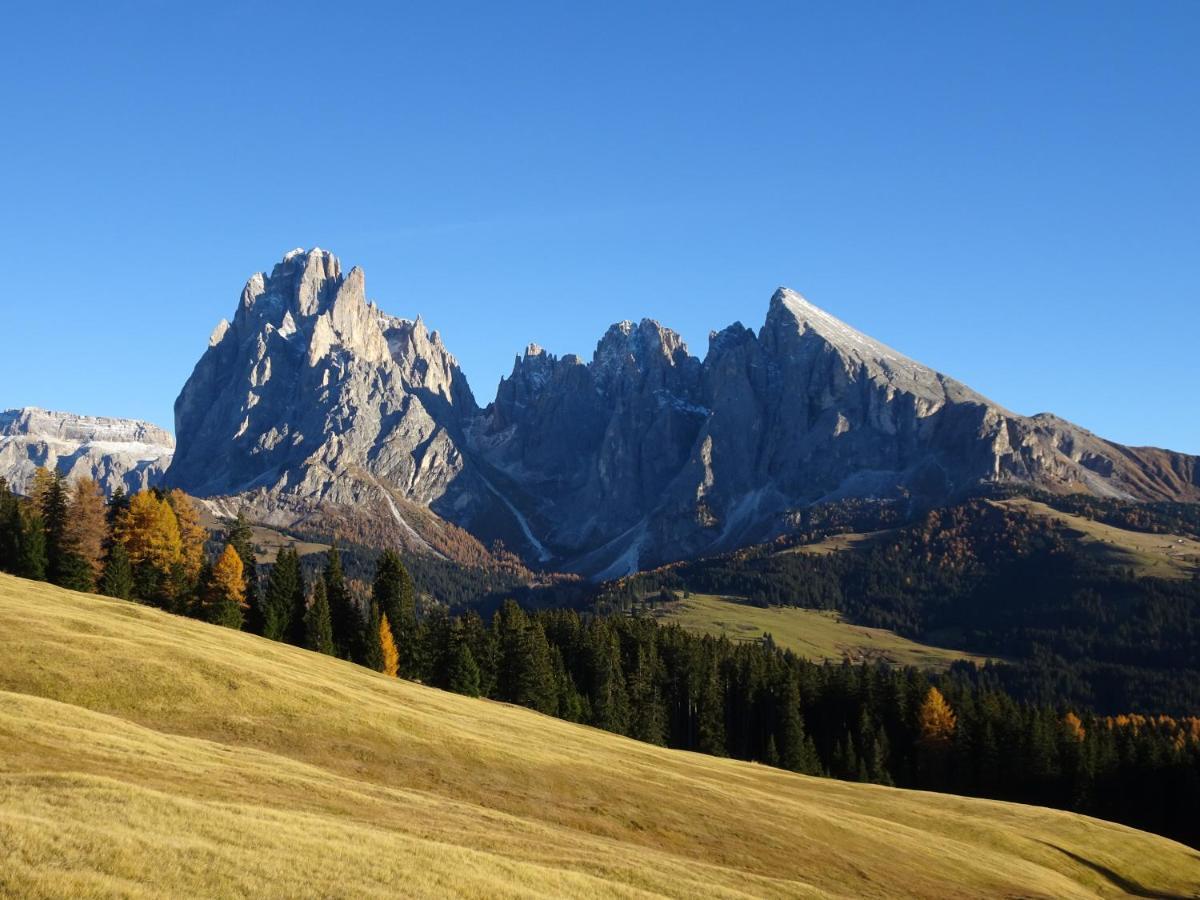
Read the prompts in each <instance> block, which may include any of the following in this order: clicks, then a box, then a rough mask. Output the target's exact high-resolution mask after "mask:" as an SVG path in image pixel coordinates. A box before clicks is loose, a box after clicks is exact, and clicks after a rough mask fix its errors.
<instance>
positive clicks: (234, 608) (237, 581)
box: [203, 544, 246, 629]
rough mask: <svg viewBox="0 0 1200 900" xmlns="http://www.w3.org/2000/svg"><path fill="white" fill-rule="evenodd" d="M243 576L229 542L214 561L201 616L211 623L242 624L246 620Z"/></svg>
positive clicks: (240, 560)
mask: <svg viewBox="0 0 1200 900" xmlns="http://www.w3.org/2000/svg"><path fill="white" fill-rule="evenodd" d="M245 606H246V577H245V572H244V571H242V559H241V557H240V556H239V555H238V552H237V550H236V549H235V548H234V546H233V545H232V544H226V545H225V549H224V550H223V551H222V552H221V555H220V556H219V557H217V561H216V562H215V563H213V567H212V571H211V572H210V573H209V577H208V583H207V584H206V585H205V588H204V600H203V611H204V618H205V619H207V620H208V621H209V622H212V623H213V624H214V625H224V626H226V627H227V628H239V629H240V628H241V627H242V623H243V622H244V621H245Z"/></svg>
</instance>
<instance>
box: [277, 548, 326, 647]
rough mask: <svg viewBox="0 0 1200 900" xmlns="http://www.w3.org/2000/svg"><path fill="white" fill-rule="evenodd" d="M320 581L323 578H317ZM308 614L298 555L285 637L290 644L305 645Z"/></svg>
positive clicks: (302, 574)
mask: <svg viewBox="0 0 1200 900" xmlns="http://www.w3.org/2000/svg"><path fill="white" fill-rule="evenodd" d="M293 552H294V548H293ZM317 580H318V581H320V580H321V579H319V578H318V579H317ZM307 615H308V597H307V595H306V594H305V591H304V570H303V569H302V568H301V566H300V557H299V556H297V557H296V584H295V588H294V589H293V591H292V597H291V601H290V604H289V611H288V625H287V629H286V630H285V632H284V636H283V639H284V640H285V641H287V642H288V643H289V644H295V645H296V646H297V647H303V646H305V641H304V639H305V635H306V633H307V627H308V626H307V625H306V623H305V617H306V616H307Z"/></svg>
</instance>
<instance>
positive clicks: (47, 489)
mask: <svg viewBox="0 0 1200 900" xmlns="http://www.w3.org/2000/svg"><path fill="white" fill-rule="evenodd" d="M40 471H45V470H39V472H40ZM37 490H38V494H37V497H38V512H40V513H41V514H42V528H43V529H44V530H45V535H46V540H45V545H46V577H47V578H48V579H49V580H50V581H52V582H53V583H54V584H58V585H63V584H64V582H65V581H66V579H67V576H68V574H71V575H75V574H77V573H76V567H75V566H73V565H71V563H70V561H69V560H67V559H66V556H67V553H68V548H67V546H66V528H67V491H66V487H65V485H64V484H63V479H62V476H61V475H59V474H58V473H57V472H50V473H49V474H48V476H47V478H46V481H45V484H44V485H39V486H38V487H37Z"/></svg>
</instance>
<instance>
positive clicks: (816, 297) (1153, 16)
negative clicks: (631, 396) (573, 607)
mask: <svg viewBox="0 0 1200 900" xmlns="http://www.w3.org/2000/svg"><path fill="white" fill-rule="evenodd" d="M400 6H406V7H407V9H405V10H404V11H396V9H395V8H394V7H397V8H398V7H400ZM651 6H653V7H654V8H653V9H647V7H651ZM4 28H5V33H6V41H5V52H4V54H3V55H2V56H0V108H2V111H3V122H4V124H3V126H2V130H0V164H2V166H3V172H4V189H3V190H4V196H3V200H2V201H0V240H3V244H4V247H5V250H6V256H7V263H6V267H5V268H6V274H5V277H4V285H3V294H2V296H3V318H2V321H3V325H4V334H5V338H6V339H5V340H4V342H3V350H2V351H0V407H7V406H19V405H25V404H33V405H38V406H43V407H48V408H53V409H67V410H72V411H77V412H86V413H96V414H111V415H120V416H137V417H142V418H147V419H151V420H153V421H156V422H158V423H160V424H163V425H167V426H171V425H172V412H171V408H172V403H173V402H174V399H175V395H176V393H177V392H178V389H179V387H180V386H181V385H182V384H183V382H184V380H185V379H186V377H187V376H188V374H189V373H190V371H191V368H192V366H193V365H194V363H195V360H196V359H197V358H198V357H199V355H200V353H201V352H202V351H203V349H204V347H205V342H206V340H207V337H208V334H209V332H210V330H211V329H212V327H213V325H214V324H215V323H216V322H217V320H218V319H220V318H221V317H222V316H229V315H231V314H232V312H233V310H234V307H235V304H236V301H237V298H238V294H239V292H240V290H241V287H242V285H243V283H244V282H245V280H246V278H247V277H248V276H249V275H250V274H251V273H253V272H255V271H258V270H260V269H267V270H269V269H270V267H271V265H272V264H273V263H274V262H275V261H276V260H278V259H279V258H280V257H281V256H282V255H283V253H284V252H285V251H286V250H288V249H290V248H292V247H296V246H304V247H311V246H314V245H319V246H321V247H325V248H328V249H331V250H333V251H334V252H335V253H337V254H338V255H339V256H340V257H341V258H342V262H343V264H344V265H345V266H347V267H349V266H350V265H355V264H357V265H360V266H362V267H363V268H364V269H365V271H366V275H367V289H368V294H369V295H370V296H372V297H373V298H375V299H377V300H378V301H379V302H380V304H381V305H382V306H383V308H384V309H386V310H388V311H389V312H392V313H395V314H398V315H405V316H410V317H411V316H414V315H416V314H417V313H421V314H423V316H424V317H425V319H426V321H427V322H428V323H429V324H430V325H431V327H435V328H438V329H440V330H441V331H442V333H443V335H444V336H445V339H446V342H447V344H448V345H449V347H450V349H451V350H452V351H453V352H454V353H455V354H456V355H457V356H458V357H459V359H460V361H461V362H462V364H463V367H464V369H465V370H466V373H467V375H468V377H469V379H470V381H471V384H472V387H473V388H474V390H475V393H476V395H477V397H478V398H479V400H480V401H481V402H486V401H487V400H489V399H491V397H492V396H493V395H494V391H495V385H496V382H497V380H498V379H499V377H500V376H501V375H502V374H506V373H507V372H508V370H509V369H510V367H511V365H512V358H513V356H514V354H516V353H517V352H518V351H520V350H521V349H522V348H523V347H524V345H525V344H526V343H527V342H529V341H536V342H538V343H540V344H542V345H544V346H546V347H548V348H549V349H551V350H553V351H555V352H558V353H566V352H578V353H580V354H582V355H585V356H590V354H591V351H592V349H593V348H594V346H595V342H596V340H597V339H598V338H599V336H600V335H601V333H602V332H603V330H604V329H605V327H606V326H607V325H608V324H610V323H611V322H614V321H617V320H620V319H623V318H634V319H636V318H640V317H642V316H649V317H653V318H657V319H659V320H661V321H663V322H664V323H666V324H668V325H670V326H672V327H674V328H675V329H677V330H679V331H680V332H682V333H683V335H684V337H685V338H686V339H687V340H688V342H689V344H690V345H691V347H692V349H693V351H695V352H698V353H699V354H701V355H703V353H704V351H705V348H706V345H707V336H708V332H709V330H710V329H716V328H721V327H723V326H725V325H727V324H728V323H730V322H732V321H734V320H741V321H742V322H744V323H745V324H747V325H751V326H755V327H757V326H758V325H759V324H761V322H762V318H763V316H764V314H765V312H766V306H767V301H768V298H769V297H770V294H771V292H772V291H773V289H774V288H775V287H776V286H777V285H780V284H786V285H788V286H791V287H793V288H795V289H797V290H799V291H801V292H802V293H804V294H805V295H806V296H808V298H809V299H810V300H812V301H813V302H814V303H817V304H818V305H820V306H822V307H824V308H825V309H828V310H829V311H830V312H832V313H834V314H835V315H838V316H840V317H841V318H843V319H845V320H847V321H848V322H850V323H851V324H853V325H855V326H857V327H859V328H861V329H862V330H864V331H866V332H868V333H870V334H872V335H873V336H875V337H877V338H879V339H881V340H883V341H885V342H887V343H889V344H892V345H893V346H895V347H897V348H899V349H900V350H902V351H904V352H906V353H907V354H909V355H910V356H913V357H916V358H917V359H920V360H922V361H924V362H926V363H928V364H930V365H933V366H935V367H937V368H939V369H941V370H943V371H945V372H947V373H949V374H951V375H954V376H955V377H957V378H959V379H960V380H963V381H965V382H967V383H968V384H970V385H972V386H973V387H975V388H976V389H978V390H980V391H982V392H983V393H985V394H988V395H990V396H991V397H992V398H994V399H995V400H997V401H999V402H1001V403H1003V404H1005V405H1007V406H1009V407H1010V408H1013V409H1016V410H1017V411H1020V412H1025V413H1035V412H1039V411H1042V410H1052V411H1054V412H1057V413H1058V414H1060V415H1063V416H1065V417H1067V418H1070V419H1073V420H1075V421H1077V422H1079V423H1080V424H1082V425H1084V426H1086V427H1088V428H1091V429H1093V430H1094V431H1097V432H1098V433H1100V434H1102V435H1104V436H1107V437H1111V438H1114V439H1117V440H1121V441H1125V442H1130V443H1147V444H1156V445H1164V446H1169V447H1172V448H1176V449H1180V450H1187V451H1191V452H1193V453H1200V352H1198V344H1200V51H1198V50H1197V48H1198V47H1200V3H1197V2H1180V3H1169V2H1157V0H1156V2H1152V3H1133V2H1119V3H1103V2H1086V3H1069V2H1054V3H1042V2H1030V3H1015V2H1003V3H1000V2H996V3H987V2H979V3H975V2H971V3H962V2H952V3H944V4H938V3H917V4H911V3H909V4H899V3H882V2H880V3H865V4H850V3H841V2H839V3H830V4H827V5H826V4H821V5H817V4H800V3H782V4H778V5H774V4H754V3H729V4H727V5H712V6H703V5H700V4H685V3H679V4H666V3H663V4H642V3H631V4H628V5H624V4H620V3H595V4H578V3H546V4H526V3H519V2H513V3H503V4H500V3H479V4H465V3H455V2H447V3H426V4H420V5H418V4H382V3H381V4H377V5H360V4H356V3H339V4H329V3H323V4H309V3H304V2H289V3H286V4H283V3H281V4H267V3H237V4H228V5H224V4H212V3H204V4H198V3H190V4H182V3H178V4H177V3H167V2H154V3H151V2H146V3H121V2H110V3H103V4H100V3H92V2H89V3H74V4H72V3H23V4H19V5H17V4H10V5H9V6H8V7H7V8H6V11H5V16H4Z"/></svg>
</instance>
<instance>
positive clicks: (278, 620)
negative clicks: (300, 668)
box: [262, 544, 304, 641]
mask: <svg viewBox="0 0 1200 900" xmlns="http://www.w3.org/2000/svg"><path fill="white" fill-rule="evenodd" d="M302 580H303V578H302V575H301V573H300V556H299V555H298V554H297V553H296V547H295V545H294V544H289V545H288V546H287V547H284V548H283V549H282V550H280V551H279V553H278V555H277V556H276V557H275V564H274V565H273V566H271V572H270V575H268V576H267V588H266V590H265V591H264V592H263V597H262V635H263V637H268V638H270V639H271V640H273V641H280V640H283V639H284V637H285V635H286V634H287V633H288V631H289V629H290V627H291V624H292V622H291V619H292V616H293V614H294V612H295V608H296V599H297V597H298V596H299V597H300V598H303V596H304V593H303V591H304V589H303V586H302Z"/></svg>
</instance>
